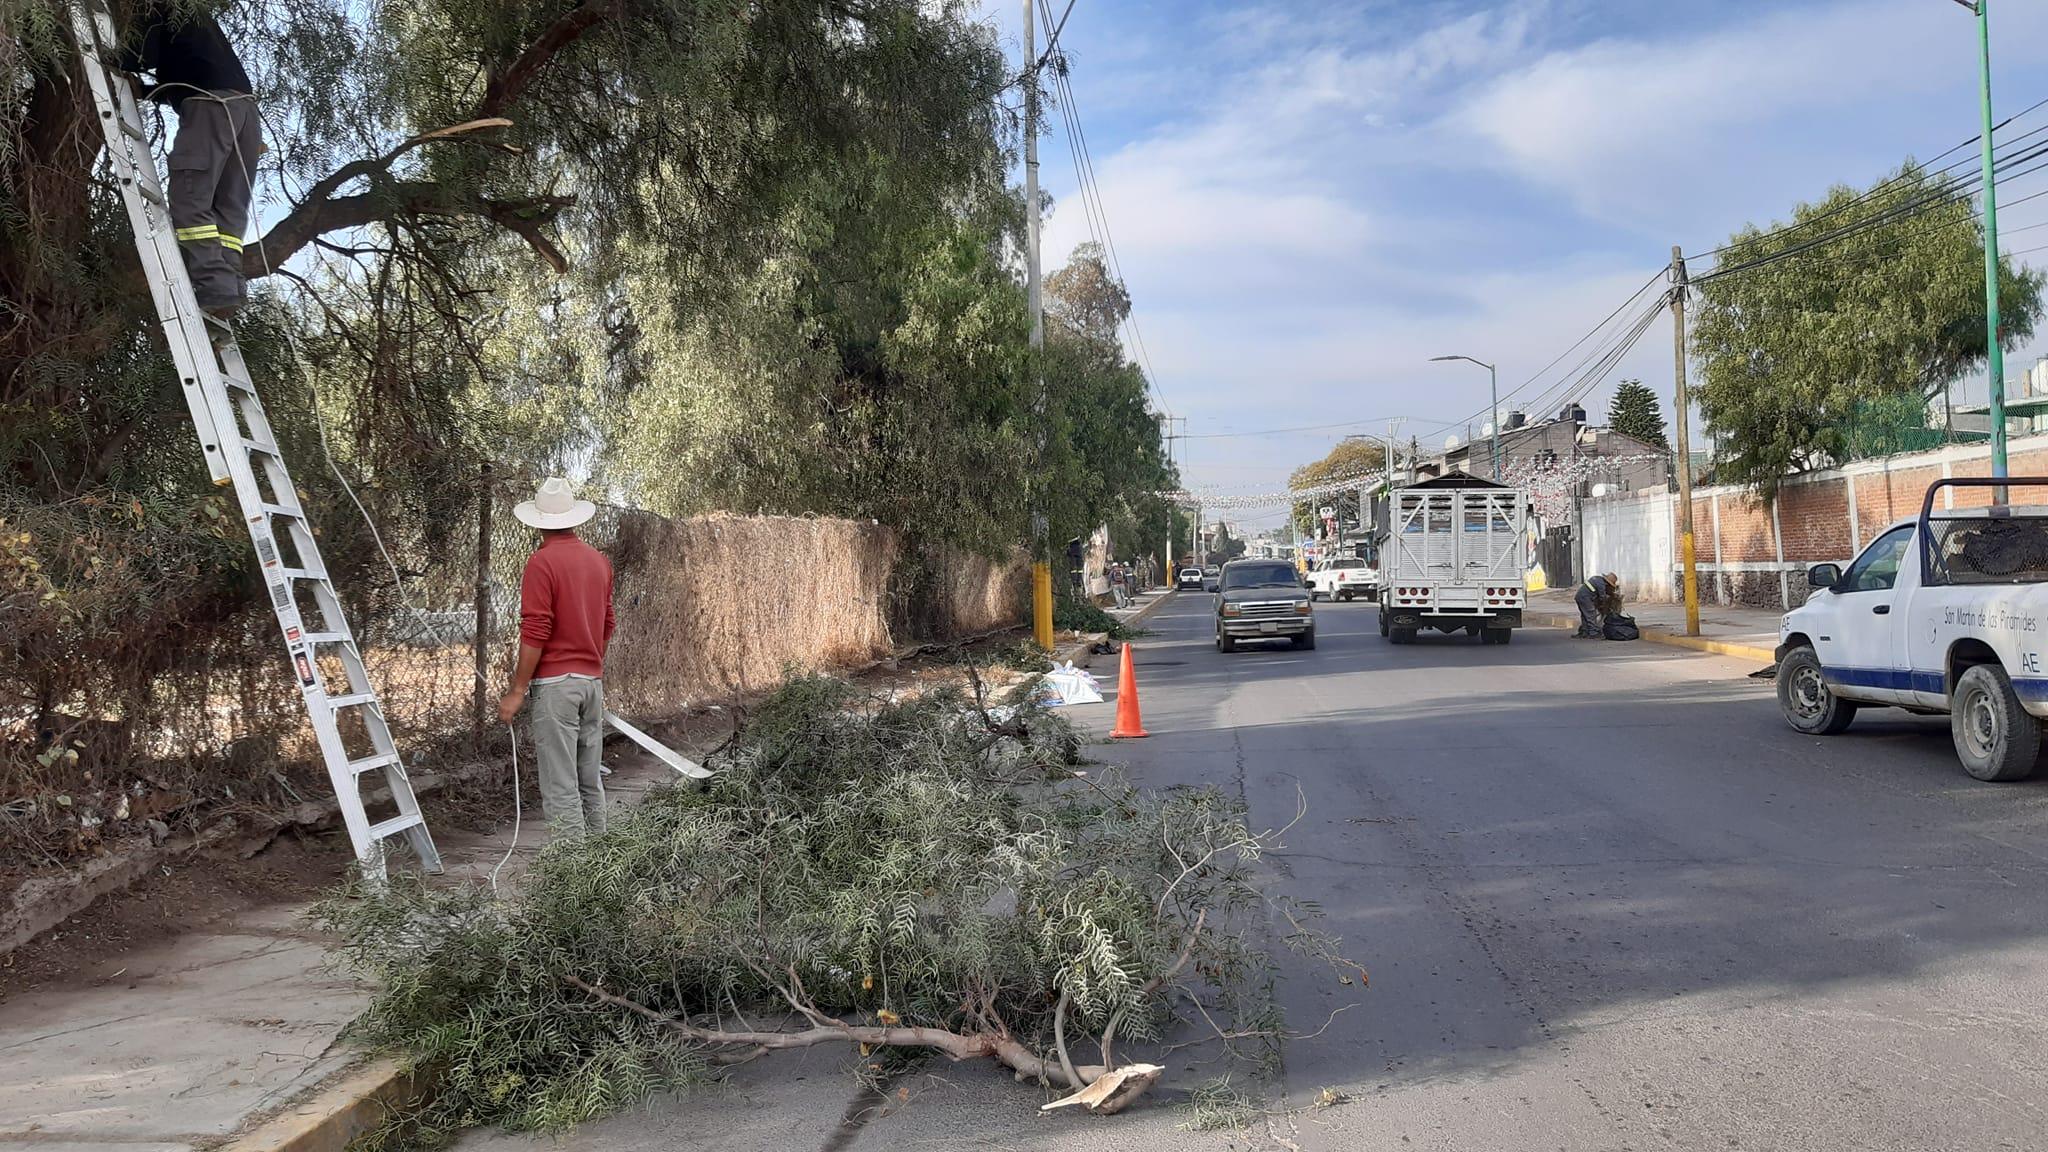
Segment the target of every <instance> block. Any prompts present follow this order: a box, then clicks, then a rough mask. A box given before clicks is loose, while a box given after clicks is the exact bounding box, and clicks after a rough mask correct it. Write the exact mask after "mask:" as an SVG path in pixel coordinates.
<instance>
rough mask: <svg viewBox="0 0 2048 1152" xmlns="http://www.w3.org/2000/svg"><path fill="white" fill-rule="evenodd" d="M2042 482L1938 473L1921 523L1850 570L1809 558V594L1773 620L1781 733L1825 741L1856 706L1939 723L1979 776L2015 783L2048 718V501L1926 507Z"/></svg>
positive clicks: (1879, 543)
mask: <svg viewBox="0 0 2048 1152" xmlns="http://www.w3.org/2000/svg"><path fill="white" fill-rule="evenodd" d="M2000 484H2003V485H2004V486H2005V487H2007V488H2008V489H2013V488H2029V487H2031V488H2042V487H2048V478H2032V477H2030V478H2027V479H2007V480H2004V481H1993V480H1986V479H1967V480H1960V479H1959V480H1940V481H1937V482H1935V484H1934V485H1933V486H1931V487H1929V488H1928V490H1927V496H1926V500H1925V501H1924V503H1923V504H1922V505H1921V509H1920V516H1919V518H1918V519H1914V520H1905V521H1901V522H1900V523H1898V524H1895V525H1893V526H1892V527H1891V528H1889V529H1887V530H1886V531H1885V532H1884V534H1882V535H1880V536H1879V537H1878V538H1877V539H1875V540H1872V541H1871V542H1870V544H1869V545H1868V546H1867V547H1865V548H1864V549H1863V552H1862V553H1861V554H1860V555H1858V556H1857V557H1856V559H1855V560H1854V561H1853V562H1851V563H1850V565H1849V569H1848V571H1846V572H1844V571H1842V570H1841V569H1840V568H1839V567H1838V566H1836V565H1833V564H1816V565H1814V566H1813V567H1812V568H1811V569H1809V570H1808V571H1807V577H1806V578H1807V582H1808V583H1809V584H1810V585H1812V586H1813V588H1814V589H1815V591H1814V593H1813V594H1812V595H1811V596H1810V597H1808V598H1807V601H1806V603H1805V604H1803V605H1801V606H1800V607H1798V608H1796V609H1794V610H1792V611H1790V612H1787V613H1786V614H1785V616H1784V618H1783V619H1782V620H1781V621H1780V623H1779V625H1778V638H1779V644H1778V704H1779V707H1780V708H1782V709H1783V711H1784V713H1785V720H1786V722H1787V723H1789V724H1791V725H1792V727H1794V728H1796V729H1798V730H1799V731H1801V732H1805V733H1808V734H1811V735H1821V736H1832V735H1835V734H1836V733H1839V732H1841V731H1842V730H1843V729H1845V728H1847V727H1848V726H1849V722H1850V721H1851V720H1853V719H1855V717H1856V713H1857V711H1858V709H1861V708H1865V707H1871V706H1888V707H1897V708H1904V709H1906V710H1907V711H1909V712H1916V713H1920V714H1922V715H1942V714H1947V716H1948V717H1949V731H1950V734H1951V735H1952V736H1953V737H1954V738H1955V746H1956V755H1957V756H1958V757H1960V758H1961V759H1962V762H1963V769H1964V770H1965V771H1967V772H1969V774H1970V775H1972V776H1975V777H1976V778H1977V779H1979V780H2021V779H2024V778H2026V777H2027V776H2029V775H2031V774H2032V773H2033V771H2034V762H2035V760H2036V758H2037V757H2038V756H2039V755H2040V752H2041V723H2042V718H2044V717H2048V624H2044V622H2048V508H2043V507H2024V506H2012V505H2001V506H1994V507H1978V508H1956V509H1953V510H1949V509H1937V508H1936V507H1935V504H1936V499H1935V498H1936V495H1937V493H1939V492H1941V491H1942V490H1943V489H1955V490H1957V491H1958V494H1960V493H1962V492H1971V491H1976V490H1982V489H1987V488H1995V487H1997V486H1998V485H2000Z"/></svg>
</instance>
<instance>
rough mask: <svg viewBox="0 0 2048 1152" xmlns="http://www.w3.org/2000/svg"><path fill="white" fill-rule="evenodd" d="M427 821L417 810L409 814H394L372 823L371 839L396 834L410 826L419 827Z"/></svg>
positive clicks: (380, 838)
mask: <svg viewBox="0 0 2048 1152" xmlns="http://www.w3.org/2000/svg"><path fill="white" fill-rule="evenodd" d="M425 823H426V821H425V820H422V819H420V814H419V813H417V812H414V813H412V814H411V815H409V816H393V817H392V818H391V819H389V820H379V821H377V822H376V823H375V824H372V825H370V839H372V840H382V839H384V838H385V837H386V836H396V835H398V834H399V833H400V832H403V831H405V830H406V829H408V828H417V827H419V826H420V825H422V824H425Z"/></svg>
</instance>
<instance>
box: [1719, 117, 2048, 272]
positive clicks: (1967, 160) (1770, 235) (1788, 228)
mask: <svg viewBox="0 0 2048 1152" xmlns="http://www.w3.org/2000/svg"><path fill="white" fill-rule="evenodd" d="M2044 106H2048V98H2044V99H2041V100H2037V101H2035V102H2034V103H2032V104H2029V105H2028V106H2027V107H2025V108H2023V109H2021V110H2020V111H2019V112H2016V113H2014V114H2013V115H2011V116H2008V117H2006V118H2005V119H2004V120H2001V121H1999V122H1998V123H1997V124H1995V125H1993V126H1992V129H1991V131H1992V137H1993V140H1994V142H1995V141H1996V138H1997V134H1998V131H1999V130H2000V129H2002V128H2005V127H2007V126H2008V125H2011V124H2012V123H2014V122H2015V121H2018V120H2020V119H2023V118H2025V117H2027V116H2029V115H2031V114H2033V113H2034V112H2036V111H2039V110H2040V109H2041V108H2042V107H2044ZM2042 132H2048V124H2044V125H2042V126H2041V127H2039V128H2036V129H2034V130H2032V131H2030V132H2027V133H2025V134H2024V135H2021V136H2018V137H2015V138H2014V139H2013V140H2011V141H2008V142H2007V143H2008V144H2012V143H2017V142H2018V141H2020V140H2025V139H2027V138H2028V137H2030V136H2036V135H2039V134H2041V133H2042ZM1983 138H1984V134H1983V133H1982V132H1979V133H1977V134H1976V135H1974V136H1972V137H1970V138H1969V139H1968V140H1965V141H1963V142H1962V143H1960V144H1956V145H1954V146H1952V147H1950V148H1948V149H1947V150H1946V151H1943V152H1942V153H1940V154H1939V155H1937V156H1935V157H1934V158H1933V159H1932V160H1929V161H1928V162H1927V164H1928V165H1932V164H1934V163H1936V162H1938V161H1940V160H1941V159H1943V158H1944V157H1947V156H1950V155H1953V154H1955V153H1956V152H1959V151H1961V150H1962V149H1964V148H1968V147H1969V146H1970V145H1972V144H1976V143H1978V142H1979V141H1981V140H1983ZM1974 162H1976V158H1975V157H1964V158H1963V159H1961V160H1957V161H1955V162H1954V163H1951V164H1949V165H1948V166H1946V167H1944V168H1940V169H1937V170H1935V171H1933V172H1929V171H1928V170H1927V166H1926V165H1921V166H1918V169H1917V172H1901V173H1899V174H1898V175H1897V176H1893V177H1891V178H1889V179H1887V180H1883V181H1880V182H1879V183H1877V184H1875V185H1872V186H1871V187H1870V188H1868V189H1866V190H1865V191H1864V192H1863V193H1862V194H1861V195H1858V196H1857V197H1855V198H1854V199H1852V200H1848V201H1846V202H1844V203H1841V204H1837V205H1835V206H1834V207H1833V208H1829V209H1827V210H1826V211H1824V212H1821V213H1820V214H1818V215H1815V216H1811V217H1808V218H1807V219H1805V220H1799V221H1795V222H1793V223H1791V224H1787V225H1785V226H1783V227H1781V228H1776V229H1773V230H1772V231H1770V232H1767V233H1764V234H1763V235H1761V236H1758V237H1757V238H1756V240H1753V241H1744V242H1742V243H1739V244H1724V245H1722V246H1721V247H1719V248H1715V249H1713V250H1712V251H1709V252H1703V253H1700V255H1699V257H1697V258H1699V259H1712V258H1714V257H1717V256H1719V255H1721V254H1722V253H1723V252H1727V251H1729V250H1730V249H1733V248H1738V247H1742V246H1743V245H1744V244H1748V243H1755V242H1757V241H1762V240H1768V239H1774V238H1776V237H1779V236H1784V235H1789V234H1791V233H1793V232H1796V231H1798V230H1799V229H1801V228H1810V227H1812V226H1813V225H1815V224H1817V223H1819V222H1820V221H1822V220H1826V219H1828V218H1829V217H1831V216H1835V215H1838V214H1840V213H1842V212H1846V211H1848V210H1849V209H1851V208H1854V207H1855V206H1856V205H1858V204H1862V203H1865V202H1866V201H1868V200H1870V199H1871V198H1872V197H1874V196H1877V195H1879V194H1880V193H1882V192H1884V191H1886V190H1887V189H1889V188H1891V187H1893V186H1894V185H1897V184H1899V183H1900V182H1902V181H1905V180H1908V179H1911V178H1913V177H1915V176H1916V175H1918V176H1919V177H1921V178H1923V179H1924V178H1927V177H1930V176H1940V175H1942V174H1945V173H1948V172H1952V171H1954V170H1955V169H1957V168H1959V167H1962V166H1963V165H1966V164H1971V163H1974Z"/></svg>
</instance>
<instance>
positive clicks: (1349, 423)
mask: <svg viewBox="0 0 2048 1152" xmlns="http://www.w3.org/2000/svg"><path fill="white" fill-rule="evenodd" d="M1392 419H1397V417H1392V416H1385V417H1376V418H1374V419H1371V420H1340V421H1338V422H1337V423H1335V424H1303V425H1301V426H1299V427H1295V428H1262V429H1260V430H1259V431H1257V432H1202V433H1196V434H1194V435H1183V436H1182V437H1181V439H1183V440H1234V439H1237V438H1239V437H1243V436H1281V435H1285V434H1287V433H1289V432H1324V431H1328V430H1329V429H1332V428H1356V427H1358V426H1359V425H1360V424H1384V423H1386V422H1387V421H1388V420H1392Z"/></svg>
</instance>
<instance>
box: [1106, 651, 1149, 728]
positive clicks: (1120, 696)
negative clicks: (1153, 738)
mask: <svg viewBox="0 0 2048 1152" xmlns="http://www.w3.org/2000/svg"><path fill="white" fill-rule="evenodd" d="M1150 735H1151V733H1150V732H1147V731H1145V722H1144V721H1143V720H1140V719H1139V718H1138V670H1137V668H1136V667H1135V666H1133V665H1132V663H1131V646H1130V645H1129V644H1126V645H1124V662H1123V667H1121V668H1119V669H1117V675H1116V728H1115V730H1114V731H1112V732H1110V734H1109V738H1110V739H1112V740H1134V739H1136V738H1138V737H1140V736H1150Z"/></svg>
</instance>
